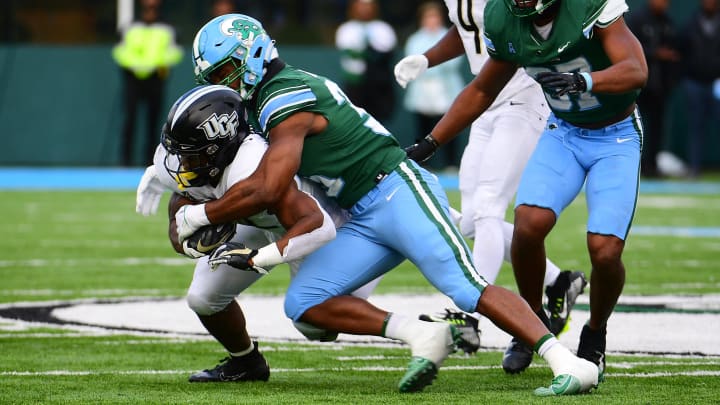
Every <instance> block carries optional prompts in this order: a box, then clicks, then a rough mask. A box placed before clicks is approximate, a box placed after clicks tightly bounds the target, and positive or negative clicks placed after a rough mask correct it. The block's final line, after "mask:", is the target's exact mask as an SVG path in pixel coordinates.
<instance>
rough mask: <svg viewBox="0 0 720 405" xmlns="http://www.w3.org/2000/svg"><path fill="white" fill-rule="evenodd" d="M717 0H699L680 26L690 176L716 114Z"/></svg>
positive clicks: (719, 110)
mask: <svg viewBox="0 0 720 405" xmlns="http://www.w3.org/2000/svg"><path fill="white" fill-rule="evenodd" d="M718 1H720V0H700V10H699V11H698V12H697V13H695V15H693V16H692V18H691V19H690V21H689V22H688V25H687V27H686V28H685V29H684V30H683V33H684V35H683V37H682V42H681V43H682V48H681V53H682V57H683V62H684V63H683V66H684V67H685V69H686V71H685V80H684V81H683V87H684V89H685V93H686V96H687V106H688V121H689V130H688V160H689V166H690V176H691V177H698V176H699V175H700V170H701V166H702V154H703V143H704V142H703V138H704V137H705V136H706V135H707V132H709V131H710V127H711V125H712V120H713V117H715V120H716V121H717V120H718V117H720V9H719V7H720V6H719V5H718Z"/></svg>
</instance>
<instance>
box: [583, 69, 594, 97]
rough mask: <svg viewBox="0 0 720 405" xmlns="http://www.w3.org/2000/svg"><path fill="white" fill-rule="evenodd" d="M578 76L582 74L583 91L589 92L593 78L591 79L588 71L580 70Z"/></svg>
mask: <svg viewBox="0 0 720 405" xmlns="http://www.w3.org/2000/svg"><path fill="white" fill-rule="evenodd" d="M580 76H582V77H583V79H585V91H587V92H589V91H590V90H592V87H593V80H592V76H590V73H588V72H580Z"/></svg>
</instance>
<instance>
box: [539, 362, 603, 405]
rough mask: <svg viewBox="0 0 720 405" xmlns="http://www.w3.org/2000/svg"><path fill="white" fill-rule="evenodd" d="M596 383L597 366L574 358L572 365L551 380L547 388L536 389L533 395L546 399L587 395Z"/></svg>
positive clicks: (597, 379)
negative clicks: (556, 396) (549, 397)
mask: <svg viewBox="0 0 720 405" xmlns="http://www.w3.org/2000/svg"><path fill="white" fill-rule="evenodd" d="M598 381H599V373H598V366H596V365H595V364H594V363H592V362H590V361H587V360H585V359H581V358H578V357H575V358H574V361H573V363H572V364H571V365H569V367H567V369H566V370H564V371H562V372H560V373H559V374H558V375H556V376H555V378H553V380H552V383H551V384H550V386H549V387H540V388H537V389H536V390H535V395H537V396H541V397H548V396H555V395H575V394H587V393H588V392H590V390H592V389H593V388H597V385H598Z"/></svg>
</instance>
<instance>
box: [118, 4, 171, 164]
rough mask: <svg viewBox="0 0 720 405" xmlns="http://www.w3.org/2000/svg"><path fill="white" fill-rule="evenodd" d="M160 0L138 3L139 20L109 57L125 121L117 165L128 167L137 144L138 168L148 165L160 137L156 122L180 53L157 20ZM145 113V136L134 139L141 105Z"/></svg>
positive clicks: (132, 162) (128, 30)
mask: <svg viewBox="0 0 720 405" xmlns="http://www.w3.org/2000/svg"><path fill="white" fill-rule="evenodd" d="M160 5H161V2H160V0H142V1H141V3H140V7H141V10H140V15H141V19H140V21H137V22H134V23H133V24H131V25H130V26H129V27H127V28H126V29H125V30H124V32H123V36H122V41H121V42H120V43H119V44H118V45H116V46H115V48H113V58H114V59H115V61H116V62H117V64H118V65H119V66H120V68H121V69H122V74H123V80H124V109H125V120H124V123H123V133H122V138H121V142H122V145H121V148H122V155H121V157H120V158H121V161H120V163H121V164H122V165H123V166H132V165H133V164H134V163H136V162H135V160H134V159H133V151H134V150H135V145H136V144H137V143H140V144H141V145H142V146H141V150H142V162H141V163H142V165H147V164H150V163H152V158H153V154H154V152H155V146H156V145H157V140H158V139H159V137H160V126H159V119H160V118H161V116H160V115H161V113H162V108H163V97H164V95H165V82H166V81H167V78H168V75H169V72H170V68H171V67H172V66H174V65H176V64H177V63H178V62H180V59H181V57H182V51H181V49H180V48H179V47H178V46H177V44H176V43H175V30H174V29H173V28H172V27H171V26H170V25H167V24H164V23H161V22H160V21H159V17H160ZM143 102H144V103H145V107H146V111H147V117H146V119H147V127H146V128H147V134H146V136H145V137H144V138H140V137H137V136H134V132H135V122H136V120H137V111H138V108H139V107H140V105H141V103H143Z"/></svg>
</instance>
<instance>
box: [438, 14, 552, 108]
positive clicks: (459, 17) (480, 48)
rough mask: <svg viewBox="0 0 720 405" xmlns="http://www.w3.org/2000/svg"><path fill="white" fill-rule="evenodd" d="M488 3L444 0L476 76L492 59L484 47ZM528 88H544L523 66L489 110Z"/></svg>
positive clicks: (471, 69)
mask: <svg viewBox="0 0 720 405" xmlns="http://www.w3.org/2000/svg"><path fill="white" fill-rule="evenodd" d="M486 4H487V0H445V5H446V6H447V8H448V16H449V17H450V21H452V23H453V24H455V26H456V27H457V30H458V33H459V34H460V38H461V39H462V43H463V47H464V48H465V55H467V58H468V62H469V63H470V71H472V73H473V74H474V75H477V74H478V73H479V72H480V69H481V68H482V66H483V64H484V63H485V62H486V61H487V60H488V59H489V58H490V56H489V55H488V53H487V49H485V42H484V41H483V39H482V35H483V29H484V28H483V27H484V25H483V18H484V15H485V5H486ZM529 87H534V88H535V90H537V91H542V90H541V89H540V86H539V85H538V84H537V83H536V82H535V80H533V79H531V78H530V76H528V75H527V74H526V73H525V72H524V71H523V69H518V71H517V72H516V73H515V76H513V78H512V79H511V80H510V82H508V84H507V85H506V86H505V88H504V89H503V90H502V91H501V92H500V94H499V95H498V97H497V98H496V99H495V102H494V103H493V105H492V106H490V109H492V108H494V107H495V106H497V105H498V104H501V103H502V102H503V101H507V100H508V99H509V98H511V97H512V96H513V95H514V94H516V93H518V92H520V91H522V90H525V89H527V88H529Z"/></svg>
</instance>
